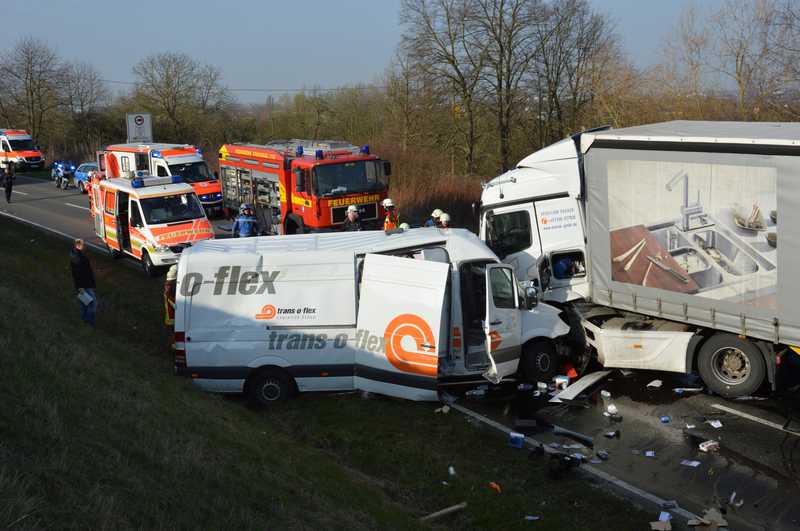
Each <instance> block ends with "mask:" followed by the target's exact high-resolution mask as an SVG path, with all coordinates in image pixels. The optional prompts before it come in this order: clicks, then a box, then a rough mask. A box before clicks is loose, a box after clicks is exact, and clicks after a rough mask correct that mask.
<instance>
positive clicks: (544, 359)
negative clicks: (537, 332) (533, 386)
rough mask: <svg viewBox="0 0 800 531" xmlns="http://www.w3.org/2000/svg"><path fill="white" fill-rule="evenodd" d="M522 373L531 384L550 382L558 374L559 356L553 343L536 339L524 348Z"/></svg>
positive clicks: (521, 362) (521, 364)
mask: <svg viewBox="0 0 800 531" xmlns="http://www.w3.org/2000/svg"><path fill="white" fill-rule="evenodd" d="M519 366H520V371H521V372H522V376H523V377H524V378H525V379H526V380H527V381H529V382H549V381H550V380H552V379H553V376H555V375H556V374H557V373H558V354H557V353H556V347H555V345H553V342H552V341H548V340H547V339H534V340H532V341H528V342H527V343H525V345H523V346H522V359H520V363H519Z"/></svg>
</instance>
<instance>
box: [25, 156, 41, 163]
mask: <svg viewBox="0 0 800 531" xmlns="http://www.w3.org/2000/svg"><path fill="white" fill-rule="evenodd" d="M25 162H42V157H25Z"/></svg>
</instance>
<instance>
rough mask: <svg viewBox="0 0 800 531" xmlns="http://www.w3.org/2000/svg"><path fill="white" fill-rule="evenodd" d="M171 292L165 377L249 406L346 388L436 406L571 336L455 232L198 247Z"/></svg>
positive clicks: (482, 250)
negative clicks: (182, 378) (446, 395)
mask: <svg viewBox="0 0 800 531" xmlns="http://www.w3.org/2000/svg"><path fill="white" fill-rule="evenodd" d="M176 292H177V295H176V299H175V302H176V303H175V328H174V333H175V369H176V372H177V373H178V374H182V375H187V376H190V377H191V378H192V379H193V381H194V383H195V384H197V385H199V386H200V387H201V388H203V389H205V390H208V391H213V392H222V393H246V394H247V395H248V396H249V398H250V399H251V400H252V401H253V402H254V403H256V404H261V405H266V404H270V403H273V402H276V401H280V400H283V399H285V398H286V397H287V396H289V395H291V394H292V393H294V392H295V391H342V390H354V389H360V390H365V391H370V392H375V393H380V394H385V395H389V396H395V397H402V398H407V399H412V400H437V399H438V396H439V392H440V391H441V390H443V389H446V388H447V387H448V386H452V385H463V384H470V385H474V384H476V383H481V382H483V383H486V382H487V381H489V382H494V383H498V382H500V381H501V380H503V379H504V378H510V377H512V376H514V375H516V374H517V372H518V368H519V367H520V366H521V365H520V360H521V359H523V360H524V359H525V358H527V357H536V356H537V354H538V353H540V352H541V351H543V350H548V351H550V350H552V351H556V350H563V349H565V348H566V346H565V344H564V342H563V341H562V336H563V335H564V334H566V333H567V332H568V331H569V327H568V326H567V324H566V323H564V321H563V320H562V319H561V316H560V311H559V310H558V309H556V308H554V307H552V306H549V305H547V304H539V303H538V301H537V298H536V292H535V289H534V288H533V287H532V286H527V285H525V286H521V285H519V284H518V283H517V281H516V278H515V277H514V271H513V268H512V267H511V266H508V265H505V264H502V263H500V260H499V259H498V258H497V256H496V255H495V254H494V253H493V252H492V251H491V250H490V249H489V248H488V247H486V245H485V244H484V243H483V242H481V241H480V240H479V239H478V237H477V236H475V235H474V234H472V233H471V232H469V231H467V230H463V229H432V228H426V229H410V230H407V231H398V232H395V233H391V234H386V233H384V232H382V231H368V232H367V231H365V232H355V233H322V234H304V235H296V236H272V237H259V238H247V239H241V240H240V239H219V240H209V241H204V242H200V243H198V244H197V245H194V246H192V247H191V248H189V249H187V250H185V251H184V252H183V254H182V255H181V259H180V262H179V264H178V272H177V288H176ZM522 366H525V364H522ZM523 376H524V375H523Z"/></svg>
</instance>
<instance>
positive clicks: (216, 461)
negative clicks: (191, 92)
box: [0, 218, 651, 530]
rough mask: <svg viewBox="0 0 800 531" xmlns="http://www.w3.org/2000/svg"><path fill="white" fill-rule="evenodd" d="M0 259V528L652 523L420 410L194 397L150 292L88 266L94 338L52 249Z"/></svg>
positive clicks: (49, 242) (10, 234) (1, 235)
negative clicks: (449, 510)
mask: <svg viewBox="0 0 800 531" xmlns="http://www.w3.org/2000/svg"><path fill="white" fill-rule="evenodd" d="M0 249H2V251H0V256H2V260H0V262H1V263H2V264H3V274H2V275H0V301H2V306H1V307H0V312H1V313H0V367H2V369H3V372H2V374H3V379H4V381H3V385H2V386H0V404H2V407H0V528H7V527H8V528H14V529H41V528H54V529H88V528H91V529H243V528H247V529H267V528H269V529H321V528H322V529H329V528H330V529H377V528H381V529H405V528H417V527H419V526H420V524H419V522H418V518H419V517H420V516H422V515H425V514H427V513H430V512H433V511H436V510H439V509H441V508H443V507H447V506H449V505H454V504H456V503H459V502H461V501H466V502H468V504H469V505H468V508H467V509H466V510H465V511H462V512H461V513H458V514H455V515H453V516H450V517H446V518H443V519H442V520H441V521H438V522H435V523H434V524H433V525H435V526H439V527H441V528H454V529H475V528H484V529H515V528H519V529H552V530H555V529H596V530H602V529H608V530H626V529H631V530H634V529H635V530H639V529H643V528H645V527H646V522H647V521H648V520H650V519H651V518H649V515H647V514H645V513H643V512H642V511H641V510H639V509H637V508H635V507H633V506H631V505H630V504H628V503H627V502H625V501H622V500H619V499H617V498H615V497H612V496H610V495H608V494H606V493H604V492H603V491H602V490H601V489H599V488H596V487H593V486H591V485H590V484H589V483H587V482H585V481H582V480H580V479H577V478H566V479H563V480H559V481H553V480H548V479H546V478H545V476H544V474H543V466H544V463H542V462H541V461H539V460H536V459H530V458H529V457H528V455H527V453H526V452H523V451H521V450H514V449H512V448H510V447H508V446H507V445H506V444H505V442H504V441H503V440H502V439H501V438H499V437H497V436H496V435H494V434H493V433H490V432H488V431H486V430H483V429H480V428H478V427H475V426H473V425H472V424H470V423H468V422H467V421H466V419H465V418H464V417H462V416H460V415H458V414H456V413H455V412H451V413H450V414H448V415H437V414H435V413H434V412H433V410H434V408H435V407H437V406H436V405H434V404H423V403H413V402H407V401H402V400H392V399H387V398H381V397H375V396H373V397H372V398H369V399H363V398H361V397H360V396H359V395H356V394H351V395H313V394H308V395H303V396H300V397H298V398H297V399H295V400H293V401H291V402H289V403H287V404H285V407H281V408H279V409H274V410H270V411H254V410H251V409H249V408H247V407H246V406H245V405H244V403H243V401H242V400H241V399H236V398H229V397H224V396H219V395H210V394H205V393H202V392H200V391H199V390H197V389H195V388H194V387H193V386H192V385H191V384H190V382H188V381H187V380H184V379H182V378H176V377H175V376H173V375H172V367H171V364H172V361H171V355H170V352H169V350H168V347H167V345H168V340H169V338H168V336H167V334H166V333H165V331H164V328H163V325H162V306H161V298H160V297H161V282H160V281H158V280H151V279H147V278H144V276H143V275H142V274H141V273H140V272H139V270H138V269H135V268H131V267H126V266H125V264H123V263H121V262H114V261H112V260H110V259H107V258H106V257H101V256H98V255H90V258H91V260H92V262H93V264H94V268H95V273H96V277H97V280H98V290H97V293H98V297H99V301H100V310H99V313H98V328H97V329H96V330H92V329H89V328H88V327H86V326H84V325H83V323H81V322H80V320H79V319H78V315H77V313H78V312H77V302H76V301H75V297H74V294H73V292H72V286H71V280H70V275H69V267H68V249H69V244H68V243H67V242H65V241H63V240H59V239H54V238H52V237H50V236H47V235H43V234H42V233H39V232H36V231H34V230H32V229H30V228H28V227H26V226H23V225H18V224H16V223H12V222H9V221H8V220H6V219H4V218H0ZM450 465H452V466H454V467H455V468H456V470H457V472H458V475H457V477H456V478H453V479H451V478H448V477H447V467H448V466H450ZM443 480H447V481H448V482H449V485H447V486H445V485H443V484H442V481H443ZM490 481H496V482H498V483H499V484H500V485H501V486H502V488H503V492H502V493H501V494H497V493H495V492H494V491H493V490H491V489H490V488H488V486H487V484H488V483H489V482H490ZM528 514H532V515H538V516H541V517H542V520H541V521H539V522H525V521H524V516H525V515H528Z"/></svg>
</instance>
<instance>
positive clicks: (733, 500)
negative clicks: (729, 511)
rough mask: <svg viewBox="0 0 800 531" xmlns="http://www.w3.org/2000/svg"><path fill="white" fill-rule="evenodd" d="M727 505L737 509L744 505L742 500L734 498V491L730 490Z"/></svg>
mask: <svg viewBox="0 0 800 531" xmlns="http://www.w3.org/2000/svg"><path fill="white" fill-rule="evenodd" d="M728 505H732V506H734V507H736V508H737V509H738V508H739V507H741V506H742V505H744V500H737V499H736V491H733V492H731V497H730V498H728Z"/></svg>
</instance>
